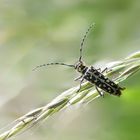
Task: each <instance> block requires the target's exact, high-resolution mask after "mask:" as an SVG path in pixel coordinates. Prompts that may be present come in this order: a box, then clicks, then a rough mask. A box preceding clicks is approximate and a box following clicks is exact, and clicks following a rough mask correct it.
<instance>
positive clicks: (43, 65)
mask: <svg viewBox="0 0 140 140" xmlns="http://www.w3.org/2000/svg"><path fill="white" fill-rule="evenodd" d="M49 65H63V66H68V67H73V68H74V67H75V66H74V65H69V64H65V63H48V64H42V65H38V66H36V67H35V68H34V69H33V71H35V70H36V69H38V68H41V67H45V66H49Z"/></svg>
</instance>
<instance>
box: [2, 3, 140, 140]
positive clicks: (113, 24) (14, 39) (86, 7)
mask: <svg viewBox="0 0 140 140" xmlns="http://www.w3.org/2000/svg"><path fill="white" fill-rule="evenodd" d="M93 22H94V23H96V25H95V28H94V29H93V30H92V31H91V32H90V34H89V36H88V38H87V39H86V42H85V46H84V59H85V61H86V63H87V64H88V65H91V64H94V65H95V67H97V68H98V67H99V66H104V65H105V64H106V63H107V62H111V61H115V60H121V59H123V58H124V57H126V56H128V55H129V54H131V53H133V52H136V51H138V50H140V46H139V44H140V1H139V0H67V1H66V0H40V1H37V0H0V128H2V127H4V126H5V125H7V124H9V123H10V122H12V121H13V120H15V119H17V118H18V117H20V116H21V115H24V114H25V113H27V112H28V111H30V110H32V109H34V108H37V107H39V106H42V105H45V104H46V103H48V102H49V101H51V100H52V99H53V98H55V97H56V96H57V95H59V94H60V93H61V92H63V91H64V90H66V89H68V88H71V87H73V86H75V85H78V83H76V82H74V78H75V76H76V75H77V74H76V73H75V71H73V70H72V69H71V68H67V67H60V66H56V67H49V68H48V69H46V68H42V69H40V70H38V71H35V72H32V69H33V68H34V67H35V66H36V65H39V64H42V63H48V62H65V63H72V64H73V63H75V62H76V60H77V58H78V55H79V45H80V42H81V39H82V37H83V35H84V34H85V32H86V30H87V28H88V27H89V25H90V24H91V23H93ZM139 84H140V72H138V73H137V74H135V75H134V76H133V77H131V78H129V79H127V80H126V81H124V82H123V83H122V84H121V85H123V86H125V87H126V90H125V91H124V92H123V95H122V97H121V98H117V97H112V96H107V97H106V98H104V99H103V98H100V99H97V100H95V101H94V102H92V103H90V104H89V105H88V106H85V107H83V106H81V107H80V108H78V109H77V108H76V107H72V108H69V109H67V110H66V111H63V112H61V113H58V114H57V115H55V116H53V117H52V118H51V119H49V120H47V121H46V122H43V124H41V125H40V126H39V127H38V128H34V129H32V130H30V131H28V132H26V133H23V134H21V135H19V136H18V137H16V138H14V139H17V140H25V139H30V140H44V139H49V140H59V139H61V140H139V139H140V92H139V90H140V86H139ZM5 130H7V128H6V129H5ZM2 131H3V130H1V132H2Z"/></svg>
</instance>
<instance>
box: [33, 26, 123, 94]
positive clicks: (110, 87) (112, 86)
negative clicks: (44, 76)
mask: <svg viewBox="0 0 140 140" xmlns="http://www.w3.org/2000/svg"><path fill="white" fill-rule="evenodd" d="M93 25H94V24H92V25H91V26H90V27H89V28H88V30H87V32H86V33H85V35H84V37H83V39H82V42H81V45H80V57H79V59H78V62H77V63H76V64H74V65H69V64H65V63H48V64H43V65H39V66H37V67H36V68H35V69H37V68H40V67H43V66H48V65H64V66H68V67H72V68H74V69H75V70H76V71H77V72H79V73H81V76H80V77H78V78H77V79H76V80H80V88H81V84H82V82H83V81H84V80H86V81H88V82H90V83H91V84H93V85H95V88H96V90H97V92H98V93H99V94H100V95H101V96H103V94H102V92H101V91H100V90H99V88H100V89H101V90H103V91H105V92H107V93H109V94H112V95H115V96H120V95H121V90H124V89H125V88H124V87H120V86H119V85H118V84H116V83H115V82H113V81H112V80H111V79H109V78H107V77H106V76H104V75H103V72H104V71H106V69H105V70H103V71H99V70H100V69H95V68H94V67H93V66H90V67H87V66H86V65H85V64H84V62H83V61H82V51H83V45H84V41H85V39H86V37H87V34H88V32H89V31H90V29H91V28H92V27H93ZM35 69H33V70H35ZM80 88H79V90H80ZM79 90H78V91H79Z"/></svg>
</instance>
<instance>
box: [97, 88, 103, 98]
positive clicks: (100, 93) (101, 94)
mask: <svg viewBox="0 0 140 140" xmlns="http://www.w3.org/2000/svg"><path fill="white" fill-rule="evenodd" d="M95 88H96V90H97V92H98V93H99V95H100V96H103V97H104V94H103V93H102V92H101V91H100V90H99V89H98V87H97V86H95Z"/></svg>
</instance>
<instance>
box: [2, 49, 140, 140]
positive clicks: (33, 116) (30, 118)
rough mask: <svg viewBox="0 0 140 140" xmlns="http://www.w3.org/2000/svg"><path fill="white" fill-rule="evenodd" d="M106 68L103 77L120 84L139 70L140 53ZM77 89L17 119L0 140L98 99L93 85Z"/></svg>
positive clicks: (73, 88) (74, 88)
mask: <svg viewBox="0 0 140 140" xmlns="http://www.w3.org/2000/svg"><path fill="white" fill-rule="evenodd" d="M107 67H108V69H110V71H108V72H107V73H105V75H106V76H108V77H109V78H110V79H112V80H113V81H114V82H115V83H120V82H122V81H124V80H126V79H127V78H128V77H130V76H132V75H133V74H135V73H136V72H137V71H139V70H140V52H136V53H134V54H131V55H130V56H128V57H127V58H125V59H124V60H121V61H117V62H112V63H109V64H108V65H107ZM78 89H79V86H76V87H72V88H70V89H69V90H66V91H64V92H63V93H61V94H60V95H59V96H57V97H56V98H55V99H53V100H52V101H51V102H50V103H49V104H46V105H45V106H42V107H40V108H37V109H35V110H32V111H30V112H29V113H27V114H25V115H24V116H22V117H20V118H18V119H17V120H15V121H14V122H15V123H16V124H15V125H14V126H13V127H12V128H10V129H9V130H7V131H5V132H3V133H2V134H0V140H7V139H9V138H11V137H13V136H16V135H17V134H18V133H20V132H22V131H23V130H27V129H29V128H30V127H33V126H34V125H35V124H38V123H39V122H41V121H44V120H46V119H48V118H49V117H51V116H52V115H54V114H56V113H57V112H59V111H61V110H63V109H66V108H67V107H69V106H73V105H76V104H79V105H82V104H88V103H90V102H91V101H93V100H95V99H97V98H99V97H100V96H99V94H98V92H97V91H96V90H95V87H94V85H92V84H90V83H89V82H85V83H83V84H82V87H81V90H80V91H79V92H77V90H78ZM102 92H103V91H102Z"/></svg>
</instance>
